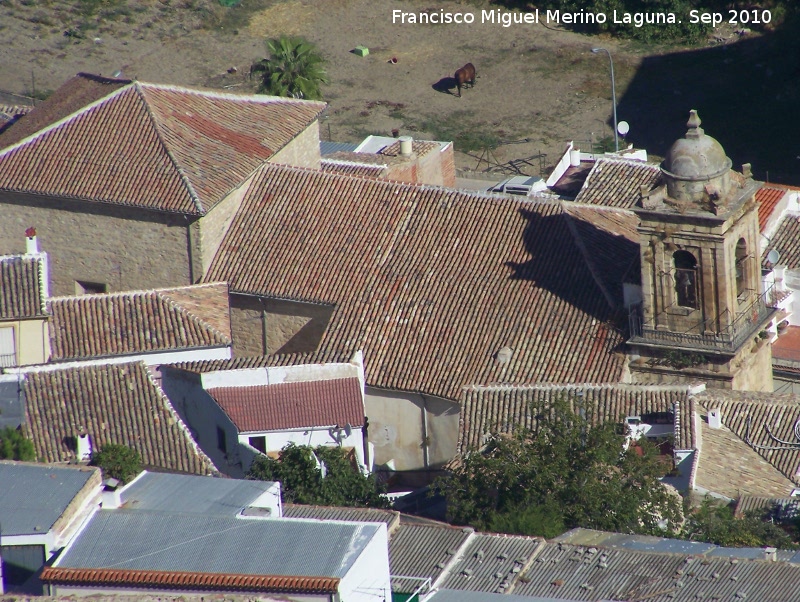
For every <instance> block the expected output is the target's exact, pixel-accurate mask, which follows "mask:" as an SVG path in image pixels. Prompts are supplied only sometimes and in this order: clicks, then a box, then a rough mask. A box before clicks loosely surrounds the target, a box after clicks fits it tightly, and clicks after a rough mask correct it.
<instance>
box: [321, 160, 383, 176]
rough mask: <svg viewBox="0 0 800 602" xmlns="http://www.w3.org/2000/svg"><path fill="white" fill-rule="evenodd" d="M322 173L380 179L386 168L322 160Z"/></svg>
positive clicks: (352, 162) (351, 162)
mask: <svg viewBox="0 0 800 602" xmlns="http://www.w3.org/2000/svg"><path fill="white" fill-rule="evenodd" d="M322 171H324V172H328V173H339V174H345V175H349V176H361V177H366V178H380V177H382V176H384V175H385V174H386V166H384V165H372V164H367V163H356V162H354V161H343V160H341V159H334V160H331V159H328V158H324V159H322Z"/></svg>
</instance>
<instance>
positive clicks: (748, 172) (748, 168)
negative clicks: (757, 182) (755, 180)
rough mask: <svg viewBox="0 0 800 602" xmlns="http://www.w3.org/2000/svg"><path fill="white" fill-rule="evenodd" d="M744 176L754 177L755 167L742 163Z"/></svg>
mask: <svg viewBox="0 0 800 602" xmlns="http://www.w3.org/2000/svg"><path fill="white" fill-rule="evenodd" d="M742 175H743V176H744V177H745V178H752V177H753V166H752V165H751V164H750V163H742Z"/></svg>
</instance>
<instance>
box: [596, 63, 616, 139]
mask: <svg viewBox="0 0 800 602" xmlns="http://www.w3.org/2000/svg"><path fill="white" fill-rule="evenodd" d="M600 52H605V53H606V54H607V55H608V64H609V65H611V106H612V107H613V109H614V151H615V152H619V133H618V132H617V85H616V83H615V82H614V60H613V59H612V58H611V53H610V52H609V51H608V49H607V48H592V53H593V54H599V53H600Z"/></svg>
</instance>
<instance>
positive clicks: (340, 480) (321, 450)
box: [247, 443, 389, 508]
mask: <svg viewBox="0 0 800 602" xmlns="http://www.w3.org/2000/svg"><path fill="white" fill-rule="evenodd" d="M315 456H316V459H315ZM317 460H319V462H320V463H321V464H322V465H324V471H325V475H324V476H323V470H322V469H321V468H320V465H318V464H317ZM247 478H248V479H254V480H261V481H279V482H280V484H281V497H282V499H283V501H284V502H289V503H296V504H319V505H323V506H369V507H373V508H386V507H388V505H389V504H388V501H387V500H386V498H385V497H383V496H382V495H381V493H383V488H382V486H381V485H380V484H379V483H378V481H377V480H376V478H375V475H369V476H365V475H363V474H361V472H360V471H359V470H358V469H357V468H356V467H355V466H353V464H352V463H351V461H350V459H349V458H348V457H347V454H346V453H345V452H344V450H342V449H341V448H339V447H325V446H319V447H317V448H311V447H309V446H306V445H295V444H293V443H290V444H289V445H287V446H286V447H284V448H283V450H281V453H280V457H279V458H278V459H277V460H276V459H274V458H270V457H268V456H259V457H258V458H256V459H255V461H254V462H253V464H252V466H251V467H250V470H249V472H248V473H247Z"/></svg>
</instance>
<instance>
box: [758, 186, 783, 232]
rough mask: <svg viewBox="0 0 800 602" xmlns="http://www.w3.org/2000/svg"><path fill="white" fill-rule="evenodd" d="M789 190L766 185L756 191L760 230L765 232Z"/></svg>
mask: <svg viewBox="0 0 800 602" xmlns="http://www.w3.org/2000/svg"><path fill="white" fill-rule="evenodd" d="M786 192H787V189H786V188H783V187H779V186H772V185H770V184H764V186H762V187H761V188H759V189H758V190H757V191H756V201H758V229H759V230H760V231H761V232H763V231H764V227H765V226H766V225H767V222H769V218H770V217H771V216H772V212H773V211H774V210H775V207H776V206H777V205H778V203H779V202H780V200H781V199H782V198H783V197H784V196H785V195H786Z"/></svg>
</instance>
